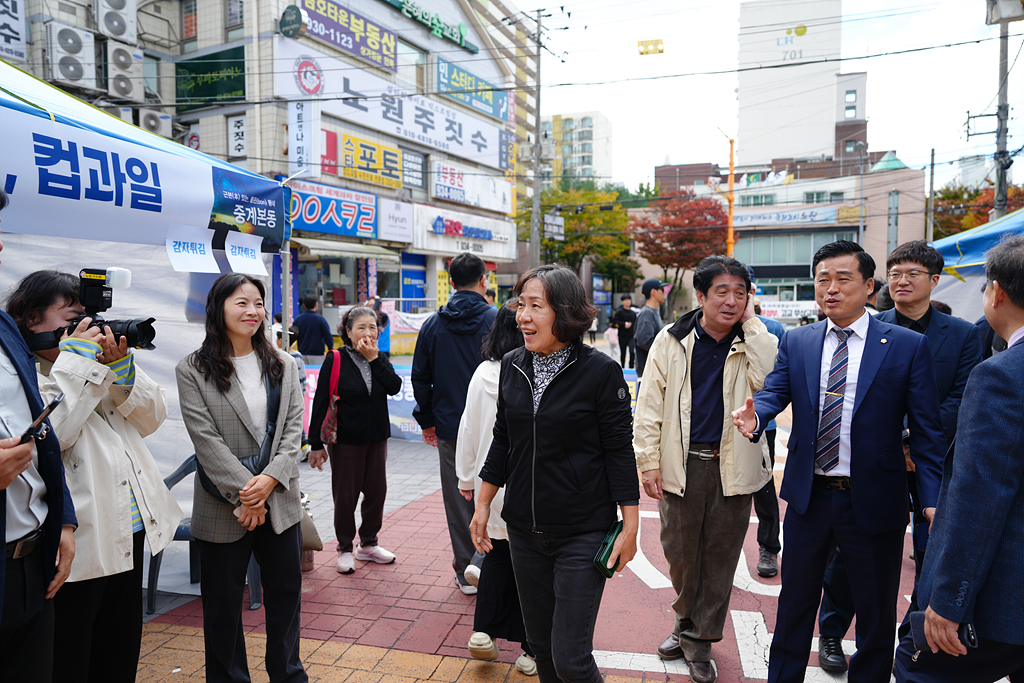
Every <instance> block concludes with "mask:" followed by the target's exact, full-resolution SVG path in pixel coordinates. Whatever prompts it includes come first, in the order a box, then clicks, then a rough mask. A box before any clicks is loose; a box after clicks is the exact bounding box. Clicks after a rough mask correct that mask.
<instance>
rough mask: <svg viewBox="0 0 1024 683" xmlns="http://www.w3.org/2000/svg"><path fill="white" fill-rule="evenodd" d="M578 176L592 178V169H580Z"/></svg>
mask: <svg viewBox="0 0 1024 683" xmlns="http://www.w3.org/2000/svg"><path fill="white" fill-rule="evenodd" d="M580 175H581V176H584V177H587V178H590V177H592V176H593V175H594V169H592V168H584V169H581V170H580Z"/></svg>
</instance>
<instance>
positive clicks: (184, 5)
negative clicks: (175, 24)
mask: <svg viewBox="0 0 1024 683" xmlns="http://www.w3.org/2000/svg"><path fill="white" fill-rule="evenodd" d="M181 41H182V42H181V51H182V52H195V51H196V49H198V47H199V41H198V40H197V39H196V0H182V2H181Z"/></svg>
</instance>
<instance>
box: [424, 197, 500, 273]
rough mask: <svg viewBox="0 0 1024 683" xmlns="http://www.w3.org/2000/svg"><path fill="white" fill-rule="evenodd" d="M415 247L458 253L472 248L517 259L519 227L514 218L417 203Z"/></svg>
mask: <svg viewBox="0 0 1024 683" xmlns="http://www.w3.org/2000/svg"><path fill="white" fill-rule="evenodd" d="M413 248H414V249H415V250H416V251H417V252H423V253H431V254H439V255H443V256H455V255H456V254H460V253H462V252H465V251H468V252H470V253H473V254H476V255H477V256H479V257H481V258H484V259H488V260H495V261H506V262H511V261H515V260H516V257H517V254H516V226H515V224H514V223H512V221H509V220H503V219H500V218H485V217H483V216H477V215H474V214H469V213H464V212H462V211H451V210H449V209H440V208H438V207H436V206H430V205H428V204H416V213H415V221H414V223H413Z"/></svg>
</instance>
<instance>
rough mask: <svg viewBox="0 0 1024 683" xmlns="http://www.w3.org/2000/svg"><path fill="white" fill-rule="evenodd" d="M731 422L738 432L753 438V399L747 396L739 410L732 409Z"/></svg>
mask: <svg viewBox="0 0 1024 683" xmlns="http://www.w3.org/2000/svg"><path fill="white" fill-rule="evenodd" d="M732 423H733V424H734V425H736V429H738V430H740V434H742V435H743V436H745V437H747V438H748V439H753V438H754V430H756V429H757V413H755V412H754V399H752V398H750V397H747V402H746V404H745V405H744V406H743V407H742V408H740V409H739V410H734V411H732Z"/></svg>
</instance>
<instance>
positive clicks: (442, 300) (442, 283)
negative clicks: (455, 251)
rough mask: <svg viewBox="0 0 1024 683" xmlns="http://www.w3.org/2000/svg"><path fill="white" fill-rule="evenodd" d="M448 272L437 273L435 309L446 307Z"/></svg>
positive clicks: (440, 271)
mask: <svg viewBox="0 0 1024 683" xmlns="http://www.w3.org/2000/svg"><path fill="white" fill-rule="evenodd" d="M448 288H449V284H448V271H447V270H439V271H437V307H438V308H441V306H446V305H447V304H448Z"/></svg>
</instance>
